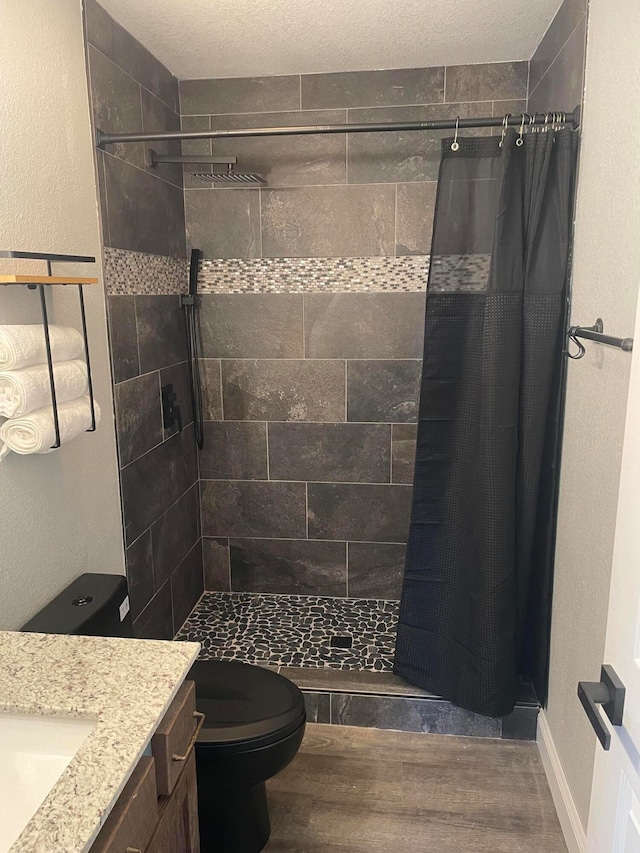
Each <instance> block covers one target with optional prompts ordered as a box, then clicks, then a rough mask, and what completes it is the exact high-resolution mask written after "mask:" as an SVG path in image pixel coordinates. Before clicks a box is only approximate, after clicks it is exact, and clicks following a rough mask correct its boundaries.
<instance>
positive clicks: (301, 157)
mask: <svg viewBox="0 0 640 853" xmlns="http://www.w3.org/2000/svg"><path fill="white" fill-rule="evenodd" d="M345 120H346V112H345V110H315V111H303V112H278V113H258V114H254V113H251V114H247V115H218V116H211V128H212V129H213V130H217V129H223V128H237V127H296V126H298V127H303V126H305V125H310V124H311V125H317V124H344V122H345ZM231 143H233V144H232V146H231ZM212 147H213V153H214V154H216V153H218V154H224V153H227V154H228V153H229V151H230V147H232V148H233V153H234V154H235V155H236V156H237V158H238V165H237V167H236V168H237V170H238V171H239V172H257V173H258V174H259V175H261V176H262V177H263V178H264V179H265V180H266V181H267V183H268V185H269V186H271V187H297V186H306V185H308V184H344V182H345V180H346V147H347V143H346V135H345V134H342V133H336V134H327V135H324V136H277V137H270V138H269V137H255V138H246V139H242V138H240V137H239V138H237V139H233V140H229V139H214V140H213V141H212Z"/></svg>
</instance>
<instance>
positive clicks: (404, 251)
mask: <svg viewBox="0 0 640 853" xmlns="http://www.w3.org/2000/svg"><path fill="white" fill-rule="evenodd" d="M437 188H438V185H437V183H436V182H435V181H428V182H424V183H411V184H398V188H397V193H398V196H397V202H396V255H429V254H431V237H432V234H433V216H434V213H435V207H436V190H437ZM424 286H425V289H426V286H427V282H426V278H425V282H424Z"/></svg>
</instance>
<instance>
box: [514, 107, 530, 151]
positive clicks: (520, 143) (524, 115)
mask: <svg viewBox="0 0 640 853" xmlns="http://www.w3.org/2000/svg"><path fill="white" fill-rule="evenodd" d="M521 115H522V121H521V122H520V136H519V137H518V138H517V139H516V145H517V146H518V148H520V146H521V145H524V139H523V136H524V123H525V120H526V118H527V113H521Z"/></svg>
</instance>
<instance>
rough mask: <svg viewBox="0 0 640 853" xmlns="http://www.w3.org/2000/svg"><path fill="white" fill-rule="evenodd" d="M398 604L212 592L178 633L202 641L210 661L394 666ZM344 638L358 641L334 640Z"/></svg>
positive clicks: (204, 654) (384, 669) (379, 668)
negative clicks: (347, 644)
mask: <svg viewBox="0 0 640 853" xmlns="http://www.w3.org/2000/svg"><path fill="white" fill-rule="evenodd" d="M398 609H399V603H398V602H397V601H382V600H374V599H341V598H324V597H319V596H312V595H264V594H262V593H247V592H242V593H237V592H205V594H204V595H203V596H202V598H201V600H200V603H199V604H198V606H197V607H196V608H195V610H194V611H193V613H192V614H191V616H190V617H189V618H188V619H187V621H186V622H185V624H184V625H183V626H182V628H181V630H180V632H179V634H178V635H177V637H176V639H177V640H189V641H195V642H199V643H202V651H201V652H200V658H201V659H205V660H207V659H213V658H217V659H224V660H241V661H245V662H246V663H260V664H271V665H272V666H304V667H316V668H320V667H326V668H329V669H342V670H372V671H375V672H390V671H391V670H392V668H393V655H394V652H395V645H396V626H397V623H398ZM338 638H350V639H351V647H350V648H336V647H334V646H333V645H332V641H333V642H334V643H335V642H336V641H337V642H340V639H338ZM342 642H345V641H344V640H343V641H342Z"/></svg>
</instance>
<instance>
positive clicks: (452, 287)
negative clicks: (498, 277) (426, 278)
mask: <svg viewBox="0 0 640 853" xmlns="http://www.w3.org/2000/svg"><path fill="white" fill-rule="evenodd" d="M490 272H491V255H490V254H485V255H479V254H478V255H434V257H433V264H432V265H431V281H430V282H429V293H479V292H482V291H483V290H486V289H487V284H488V283H489V273H490Z"/></svg>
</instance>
